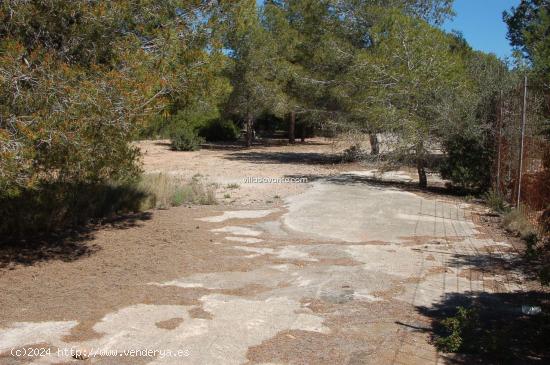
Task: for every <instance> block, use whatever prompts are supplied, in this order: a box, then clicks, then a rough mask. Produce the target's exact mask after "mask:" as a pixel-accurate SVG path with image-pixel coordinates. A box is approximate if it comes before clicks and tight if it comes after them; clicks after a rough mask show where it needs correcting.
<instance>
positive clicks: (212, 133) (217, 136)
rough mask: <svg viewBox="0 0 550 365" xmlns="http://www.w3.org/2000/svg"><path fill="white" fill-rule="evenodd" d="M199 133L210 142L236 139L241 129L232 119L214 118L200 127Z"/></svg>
mask: <svg viewBox="0 0 550 365" xmlns="http://www.w3.org/2000/svg"><path fill="white" fill-rule="evenodd" d="M199 135H200V136H201V137H204V138H205V139H206V140H207V141H209V142H218V141H223V142H226V141H236V140H237V139H238V138H239V136H240V129H239V127H237V125H236V124H235V123H233V121H231V120H223V119H212V120H210V121H208V122H207V123H206V125H204V126H202V127H201V128H200V129H199Z"/></svg>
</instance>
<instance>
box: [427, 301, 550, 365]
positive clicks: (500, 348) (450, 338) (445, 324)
mask: <svg viewBox="0 0 550 365" xmlns="http://www.w3.org/2000/svg"><path fill="white" fill-rule="evenodd" d="M459 307H461V308H465V309H466V311H465V312H464V310H463V311H462V313H463V314H462V315H460V314H459V315H457V312H460V311H459V310H458V308H459ZM530 308H538V309H537V311H539V310H540V313H529V312H528V311H529V309H530ZM417 311H418V312H420V313H421V314H423V315H424V316H427V317H429V318H431V319H432V320H433V325H432V329H431V333H432V339H433V341H434V342H435V343H436V344H437V345H438V347H440V349H441V347H445V346H446V345H448V344H449V343H452V344H453V346H455V347H456V348H455V350H456V351H455V352H456V353H455V354H449V356H450V362H451V363H456V364H474V363H476V364H477V363H479V364H548V363H550V296H549V293H546V292H542V291H540V292H539V291H530V292H523V293H464V294H457V293H453V294H451V295H448V296H447V297H446V298H445V299H444V300H443V301H442V302H440V303H438V304H436V305H434V306H433V307H430V308H427V307H418V308H417ZM464 313H467V315H464ZM526 313H529V314H526ZM449 318H450V320H449ZM442 350H443V349H442Z"/></svg>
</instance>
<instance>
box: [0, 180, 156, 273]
mask: <svg viewBox="0 0 550 365" xmlns="http://www.w3.org/2000/svg"><path fill="white" fill-rule="evenodd" d="M148 198H149V195H148V193H146V192H144V191H142V190H141V189H139V188H138V187H136V186H135V185H134V184H131V183H127V184H114V183H103V184H99V183H96V184H68V183H52V184H41V185H40V186H39V187H38V188H35V189H26V190H22V191H21V192H20V193H19V194H17V195H14V196H4V197H2V198H1V199H0V216H1V217H2V220H1V221H0V268H5V267H12V266H14V265H18V264H22V265H33V264H35V263H38V262H43V261H49V260H62V261H74V260H77V259H79V258H81V257H86V256H89V255H91V254H93V253H94V252H96V251H97V250H98V247H95V246H93V245H91V246H90V245H89V244H88V242H89V241H90V240H92V239H93V236H94V234H93V233H94V232H95V231H97V230H98V229H99V228H101V227H106V226H109V227H112V228H115V229H126V228H129V227H133V226H136V225H138V224H139V222H140V221H144V220H148V219H150V218H151V215H152V214H151V213H150V212H141V206H142V203H143V202H144V200H145V199H148Z"/></svg>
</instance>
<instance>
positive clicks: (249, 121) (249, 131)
mask: <svg viewBox="0 0 550 365" xmlns="http://www.w3.org/2000/svg"><path fill="white" fill-rule="evenodd" d="M253 128H254V117H253V116H252V114H248V116H247V117H246V147H250V146H252V139H253Z"/></svg>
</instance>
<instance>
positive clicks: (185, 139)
mask: <svg viewBox="0 0 550 365" xmlns="http://www.w3.org/2000/svg"><path fill="white" fill-rule="evenodd" d="M170 140H171V146H172V149H174V150H176V151H196V150H198V149H200V147H201V143H203V142H204V139H203V138H202V137H200V136H199V134H198V132H197V130H196V129H195V128H193V127H192V126H190V125H182V126H181V127H179V128H178V129H177V130H175V131H173V132H172V133H171V135H170Z"/></svg>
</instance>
